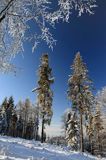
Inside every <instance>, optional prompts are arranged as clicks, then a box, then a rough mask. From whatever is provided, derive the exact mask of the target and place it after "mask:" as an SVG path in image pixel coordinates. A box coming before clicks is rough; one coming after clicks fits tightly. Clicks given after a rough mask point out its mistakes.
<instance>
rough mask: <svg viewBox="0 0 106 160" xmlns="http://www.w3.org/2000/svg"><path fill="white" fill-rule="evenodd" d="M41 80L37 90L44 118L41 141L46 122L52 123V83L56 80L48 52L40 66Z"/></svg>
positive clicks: (42, 117)
mask: <svg viewBox="0 0 106 160" xmlns="http://www.w3.org/2000/svg"><path fill="white" fill-rule="evenodd" d="M38 73H39V80H38V88H37V89H35V90H34V91H37V94H38V96H37V97H38V106H39V112H40V116H41V119H42V131H41V142H42V143H43V142H44V129H45V124H48V125H49V124H50V122H51V118H52V114H53V111H52V108H51V107H52V100H53V92H52V90H51V88H50V86H51V84H52V83H53V82H54V78H53V77H52V69H51V68H50V67H49V58H48V55H47V54H44V55H43V56H42V57H41V64H40V66H39V71H38Z"/></svg>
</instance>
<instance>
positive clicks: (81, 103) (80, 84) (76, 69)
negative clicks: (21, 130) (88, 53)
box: [68, 52, 92, 152]
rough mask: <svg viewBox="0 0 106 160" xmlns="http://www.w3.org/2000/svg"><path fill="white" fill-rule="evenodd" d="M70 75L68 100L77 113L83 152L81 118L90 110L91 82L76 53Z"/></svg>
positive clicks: (78, 54) (84, 66)
mask: <svg viewBox="0 0 106 160" xmlns="http://www.w3.org/2000/svg"><path fill="white" fill-rule="evenodd" d="M71 69H72V73H71V75H70V77H69V80H68V85H69V87H68V98H69V99H70V100H71V102H72V107H73V108H75V109H76V110H77V111H78V113H79V119H80V120H79V122H80V149H81V151H82V152H84V135H83V118H84V117H83V116H84V115H85V114H87V112H88V111H89V109H90V105H88V101H90V103H91V102H92V94H91V89H92V85H91V84H92V82H91V81H90V80H89V78H88V70H87V68H86V65H85V63H84V62H83V60H82V57H81V56H80V53H79V52H78V53H77V54H76V56H75V59H74V62H73V65H72V67H71Z"/></svg>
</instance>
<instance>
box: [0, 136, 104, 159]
mask: <svg viewBox="0 0 106 160" xmlns="http://www.w3.org/2000/svg"><path fill="white" fill-rule="evenodd" d="M0 159H1V160H4V159H5V160H106V158H96V157H94V156H91V155H87V154H81V153H78V152H73V151H69V150H68V148H63V147H59V146H56V145H50V144H46V143H44V144H41V143H40V142H35V141H34V140H31V141H30V140H24V139H21V138H11V137H6V136H0Z"/></svg>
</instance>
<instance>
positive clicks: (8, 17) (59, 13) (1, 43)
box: [0, 0, 96, 72]
mask: <svg viewBox="0 0 106 160" xmlns="http://www.w3.org/2000/svg"><path fill="white" fill-rule="evenodd" d="M56 2H57V6H56V7H55V6H54V3H53V1H52V0H0V71H3V72H4V71H7V70H8V68H9V70H10V68H13V66H12V65H11V63H10V61H11V58H13V57H15V56H16V54H18V53H19V52H21V51H23V43H24V41H25V40H29V42H32V43H33V46H32V51H33V52H34V50H35V49H36V47H37V45H38V44H39V43H40V41H41V40H44V41H45V42H46V43H47V45H48V46H49V47H50V48H53V46H54V45H55V44H56V40H55V39H54V37H53V35H52V33H51V32H50V28H51V27H54V26H55V23H57V22H60V21H66V22H68V21H69V18H70V15H71V14H72V12H73V9H74V10H76V11H77V12H78V15H79V16H81V15H82V14H83V13H84V12H86V13H89V14H93V10H92V8H94V7H96V5H95V3H96V0H57V1H56ZM55 8H56V10H55ZM29 22H32V24H31V23H29ZM31 25H35V29H34V33H33V35H31V34H29V36H27V34H26V33H30V32H31V30H32V29H31V27H32V26H31ZM37 27H38V28H39V31H37V29H36V28H37ZM1 66H2V67H1ZM5 66H6V67H5Z"/></svg>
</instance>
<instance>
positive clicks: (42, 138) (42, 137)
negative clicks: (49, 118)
mask: <svg viewBox="0 0 106 160" xmlns="http://www.w3.org/2000/svg"><path fill="white" fill-rule="evenodd" d="M43 142H44V115H43V117H42V132H41V143H43Z"/></svg>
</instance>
